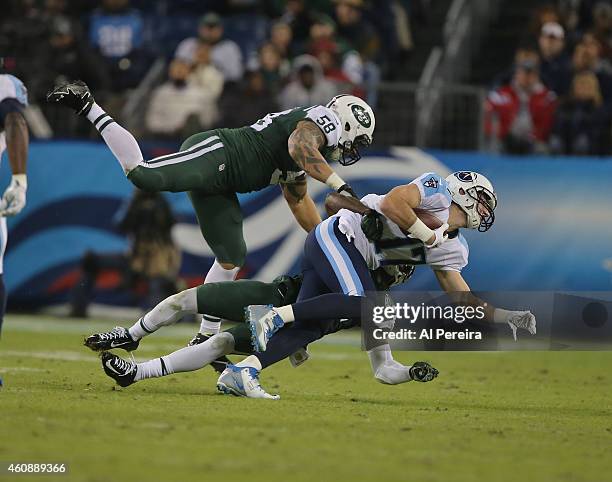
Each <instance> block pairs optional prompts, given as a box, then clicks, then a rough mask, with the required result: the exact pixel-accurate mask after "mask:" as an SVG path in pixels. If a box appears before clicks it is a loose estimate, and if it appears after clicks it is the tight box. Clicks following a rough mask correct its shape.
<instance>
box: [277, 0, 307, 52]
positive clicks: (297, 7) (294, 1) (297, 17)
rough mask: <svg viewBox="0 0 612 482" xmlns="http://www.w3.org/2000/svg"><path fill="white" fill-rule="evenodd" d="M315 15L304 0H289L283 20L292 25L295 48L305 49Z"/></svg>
mask: <svg viewBox="0 0 612 482" xmlns="http://www.w3.org/2000/svg"><path fill="white" fill-rule="evenodd" d="M313 17H314V15H313V13H312V9H311V8H307V7H306V2H305V1H304V0H287V3H286V5H285V11H284V13H283V15H282V16H281V20H282V21H283V22H285V23H287V24H289V25H290V26H291V30H292V32H293V49H294V50H296V51H303V50H304V48H303V43H304V42H305V41H306V39H307V38H308V33H309V32H310V26H311V25H312V22H313V19H314V18H313Z"/></svg>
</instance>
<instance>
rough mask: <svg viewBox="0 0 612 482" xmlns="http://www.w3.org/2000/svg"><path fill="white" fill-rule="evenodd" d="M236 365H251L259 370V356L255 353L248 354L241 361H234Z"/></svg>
mask: <svg viewBox="0 0 612 482" xmlns="http://www.w3.org/2000/svg"><path fill="white" fill-rule="evenodd" d="M236 366H237V367H253V368H255V369H256V370H258V371H261V362H260V361H259V358H257V357H256V356H255V355H249V356H248V357H246V358H245V359H244V360H242V361H241V362H238V363H236Z"/></svg>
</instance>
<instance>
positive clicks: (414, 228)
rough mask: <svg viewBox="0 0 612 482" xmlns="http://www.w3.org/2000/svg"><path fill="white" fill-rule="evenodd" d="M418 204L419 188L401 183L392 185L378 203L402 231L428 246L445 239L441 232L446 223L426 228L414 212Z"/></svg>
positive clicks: (382, 211) (383, 212)
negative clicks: (433, 228)
mask: <svg viewBox="0 0 612 482" xmlns="http://www.w3.org/2000/svg"><path fill="white" fill-rule="evenodd" d="M419 204H421V192H420V191H419V188H418V187H417V186H415V185H414V184H403V185H401V186H397V187H394V188H393V189H391V191H389V192H388V193H387V194H386V195H385V197H384V198H383V200H382V201H381V203H380V211H381V213H382V214H384V215H385V216H386V217H387V218H388V219H390V220H391V221H393V222H394V223H395V224H397V225H398V226H399V227H400V228H401V229H402V230H403V231H404V232H407V233H410V234H411V235H412V236H413V237H415V238H417V239H420V240H421V241H423V243H425V244H426V245H427V246H428V247H433V246H435V245H437V244H439V243H441V242H442V241H443V240H444V239H445V238H444V239H443V238H442V235H443V233H442V232H443V231H445V229H446V228H448V225H442V226H441V227H440V228H438V229H436V230H435V231H434V230H432V229H430V228H428V227H427V226H426V225H425V223H424V222H423V221H421V220H420V219H419V218H418V217H417V215H416V213H415V212H414V208H416V207H418V206H419ZM439 231H442V232H440V233H439Z"/></svg>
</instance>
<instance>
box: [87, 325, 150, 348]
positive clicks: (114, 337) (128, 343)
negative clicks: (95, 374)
mask: <svg viewBox="0 0 612 482" xmlns="http://www.w3.org/2000/svg"><path fill="white" fill-rule="evenodd" d="M139 343H140V340H134V339H133V338H132V337H131V336H130V332H129V331H128V330H127V328H122V327H121V326H116V327H115V328H113V329H112V330H111V331H107V332H106V333H94V334H93V335H90V336H88V337H87V338H85V342H84V345H85V346H86V347H88V348H90V349H92V350H93V351H102V350H112V349H113V348H122V349H124V350H125V351H134V350H135V349H136V348H138V344H139Z"/></svg>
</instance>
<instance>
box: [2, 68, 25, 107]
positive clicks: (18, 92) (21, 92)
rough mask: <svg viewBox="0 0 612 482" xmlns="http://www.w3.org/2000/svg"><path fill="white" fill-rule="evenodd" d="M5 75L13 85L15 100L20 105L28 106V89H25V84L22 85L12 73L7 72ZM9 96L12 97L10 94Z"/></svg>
mask: <svg viewBox="0 0 612 482" xmlns="http://www.w3.org/2000/svg"><path fill="white" fill-rule="evenodd" d="M7 77H8V78H9V80H10V81H11V83H12V84H13V87H14V88H15V94H14V95H15V99H17V101H18V102H19V103H20V104H21V105H23V106H24V107H27V106H28V89H26V87H25V85H23V82H22V81H21V80H19V79H18V78H17V77H15V76H14V75H10V74H9V75H8V76H7ZM9 97H12V96H9Z"/></svg>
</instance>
